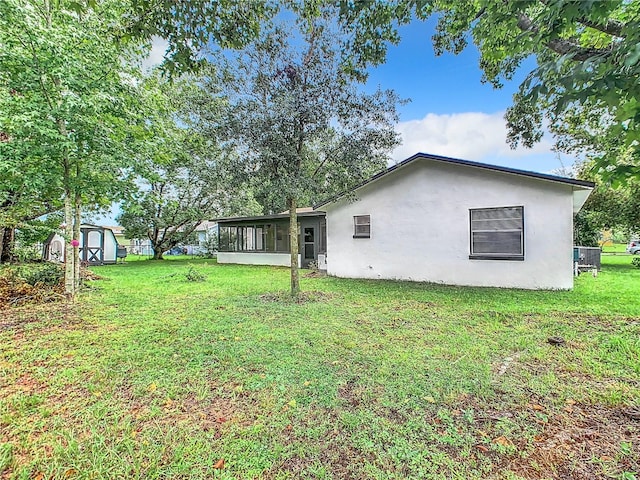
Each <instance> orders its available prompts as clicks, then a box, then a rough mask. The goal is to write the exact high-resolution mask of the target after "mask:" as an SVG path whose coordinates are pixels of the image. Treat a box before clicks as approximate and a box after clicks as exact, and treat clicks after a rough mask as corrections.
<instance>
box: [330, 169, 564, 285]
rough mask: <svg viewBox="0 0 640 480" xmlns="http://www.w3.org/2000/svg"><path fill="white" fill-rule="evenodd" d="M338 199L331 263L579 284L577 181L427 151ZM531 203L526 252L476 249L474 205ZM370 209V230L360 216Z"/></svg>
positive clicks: (367, 272)
mask: <svg viewBox="0 0 640 480" xmlns="http://www.w3.org/2000/svg"><path fill="white" fill-rule="evenodd" d="M355 193H356V197H357V198H358V200H356V201H349V200H348V199H342V200H338V201H336V202H335V203H331V204H328V205H326V206H324V209H325V210H326V212H327V259H326V260H327V272H328V273H329V274H330V275H334V276H337V277H346V278H372V279H377V278H379V279H398V280H413V281H426V282H435V283H443V284H452V285H469V286H487V287H512V288H525V289H570V288H572V287H573V274H572V253H571V252H572V238H573V223H572V222H573V213H572V208H573V199H572V186H571V185H565V184H559V183H554V182H550V181H546V180H541V179H536V178H529V177H524V176H517V175H513V174H509V173H502V172H494V171H487V170H482V169H479V168H474V167H468V166H460V165H449V164H444V163H442V162H434V161H420V162H414V163H411V164H408V165H406V166H404V167H402V168H400V169H398V170H396V171H395V172H393V173H392V174H389V175H386V176H384V177H381V178H379V179H378V180H376V181H375V182H372V183H370V184H367V185H365V186H363V187H362V188H360V189H359V190H357V191H356V192H355ZM507 206H523V207H524V260H523V261H507V260H478V259H470V258H469V253H470V247H469V239H470V225H469V210H470V209H474V208H488V207H507ZM356 215H370V216H371V236H370V238H354V236H353V233H354V226H353V217H354V216H356Z"/></svg>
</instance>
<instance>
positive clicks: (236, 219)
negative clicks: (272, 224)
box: [215, 210, 325, 223]
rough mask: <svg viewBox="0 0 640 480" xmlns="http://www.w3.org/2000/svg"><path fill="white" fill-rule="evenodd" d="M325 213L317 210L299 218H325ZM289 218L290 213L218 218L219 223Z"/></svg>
mask: <svg viewBox="0 0 640 480" xmlns="http://www.w3.org/2000/svg"><path fill="white" fill-rule="evenodd" d="M324 216H325V212H322V211H319V210H315V211H312V212H298V218H299V217H324ZM288 218H289V214H288V213H275V214H273V215H258V216H254V217H229V218H217V219H215V221H216V222H218V223H231V222H256V221H262V220H280V219H283V220H286V219H288Z"/></svg>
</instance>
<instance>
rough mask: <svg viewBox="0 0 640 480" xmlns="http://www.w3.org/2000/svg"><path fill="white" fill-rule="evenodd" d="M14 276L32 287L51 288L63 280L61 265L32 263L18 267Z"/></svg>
mask: <svg viewBox="0 0 640 480" xmlns="http://www.w3.org/2000/svg"><path fill="white" fill-rule="evenodd" d="M16 276H17V277H19V278H20V279H22V280H23V281H24V282H25V283H27V284H29V285H32V286H35V285H47V286H50V287H53V286H56V285H59V284H60V282H61V281H62V279H63V278H64V270H63V269H62V266H61V265H58V264H55V263H50V262H44V263H33V264H27V265H23V266H21V267H19V268H18V269H17V271H16Z"/></svg>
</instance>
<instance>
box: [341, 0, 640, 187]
mask: <svg viewBox="0 0 640 480" xmlns="http://www.w3.org/2000/svg"><path fill="white" fill-rule="evenodd" d="M431 15H437V18H438V22H437V27H436V32H435V34H434V36H433V38H432V40H433V46H434V49H435V51H436V53H437V54H442V53H443V52H445V51H446V52H452V53H454V54H456V53H459V52H461V51H462V50H463V49H464V48H465V47H466V46H467V45H468V43H469V42H473V44H475V46H476V47H477V48H478V50H479V52H480V68H481V69H482V71H483V74H484V76H483V81H486V82H489V83H491V84H492V85H494V86H495V87H500V86H501V85H502V82H503V81H504V80H510V79H512V78H513V75H514V73H515V72H516V70H517V69H518V68H519V67H520V66H521V65H522V62H523V61H524V60H525V59H527V58H529V57H534V58H535V59H536V61H537V67H536V68H535V69H534V70H533V71H532V72H530V74H529V76H528V77H527V79H526V80H525V81H524V82H523V83H522V84H521V85H520V89H519V91H518V93H517V94H516V95H515V96H514V104H513V106H512V107H511V108H510V109H509V110H508V112H507V115H506V118H507V122H508V127H509V138H508V140H509V142H510V143H511V145H512V146H516V145H517V144H520V143H521V144H523V145H526V146H531V145H533V144H534V143H535V142H537V141H539V140H540V138H541V136H542V133H543V130H544V127H545V125H546V124H547V123H548V124H550V125H551V130H552V132H554V133H556V134H557V130H558V129H562V128H563V123H564V122H565V121H566V116H567V114H568V112H570V111H571V109H573V108H576V107H577V108H585V109H588V110H589V111H594V112H598V114H599V116H600V117H601V118H602V126H603V127H604V128H606V129H607V130H608V131H609V132H610V134H611V135H612V136H615V137H617V138H618V142H619V144H620V145H622V146H623V147H624V148H626V149H628V151H629V152H630V153H631V155H630V156H627V157H624V158H622V159H621V158H619V156H617V155H616V154H615V153H614V152H611V151H607V150H601V151H599V152H598V155H597V162H596V167H597V168H598V169H599V170H601V171H605V172H608V173H609V175H610V176H617V177H625V176H628V175H635V176H638V174H639V173H640V170H638V168H639V166H640V162H639V159H640V103H639V102H640V82H638V78H639V77H640V2H628V1H624V0H610V1H595V0H591V1H584V0H579V1H577V0H521V1H517V2H502V1H494V0H431V1H425V0H408V1H406V2H386V1H384V0H371V1H369V0H367V1H357V0H356V1H343V2H341V19H342V22H343V23H344V24H345V25H346V26H347V27H348V28H350V29H351V31H352V32H353V37H352V39H351V40H350V43H351V47H352V48H351V49H350V50H349V51H351V52H353V53H352V55H350V58H349V59H348V65H349V68H350V70H351V71H352V72H353V73H354V74H356V75H364V74H365V68H366V66H367V65H368V64H370V63H373V64H378V63H381V62H383V61H384V58H385V55H386V51H387V45H388V42H390V43H393V44H396V43H398V42H399V41H400V37H399V34H398V31H397V26H398V25H401V24H406V23H409V22H412V21H415V20H424V19H426V18H428V17H430V16H431ZM571 140H572V138H571V137H570V136H569V137H565V138H564V141H565V142H566V141H571Z"/></svg>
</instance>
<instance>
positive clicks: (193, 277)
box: [184, 267, 207, 282]
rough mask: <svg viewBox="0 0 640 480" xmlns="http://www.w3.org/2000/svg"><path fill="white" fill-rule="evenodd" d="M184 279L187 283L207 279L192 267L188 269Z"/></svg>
mask: <svg viewBox="0 0 640 480" xmlns="http://www.w3.org/2000/svg"><path fill="white" fill-rule="evenodd" d="M184 278H186V279H187V281H189V282H204V281H205V280H206V279H207V276H206V275H205V274H204V273H202V272H199V271H198V270H196V269H195V268H194V267H189V270H188V271H187V273H185V274H184Z"/></svg>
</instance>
